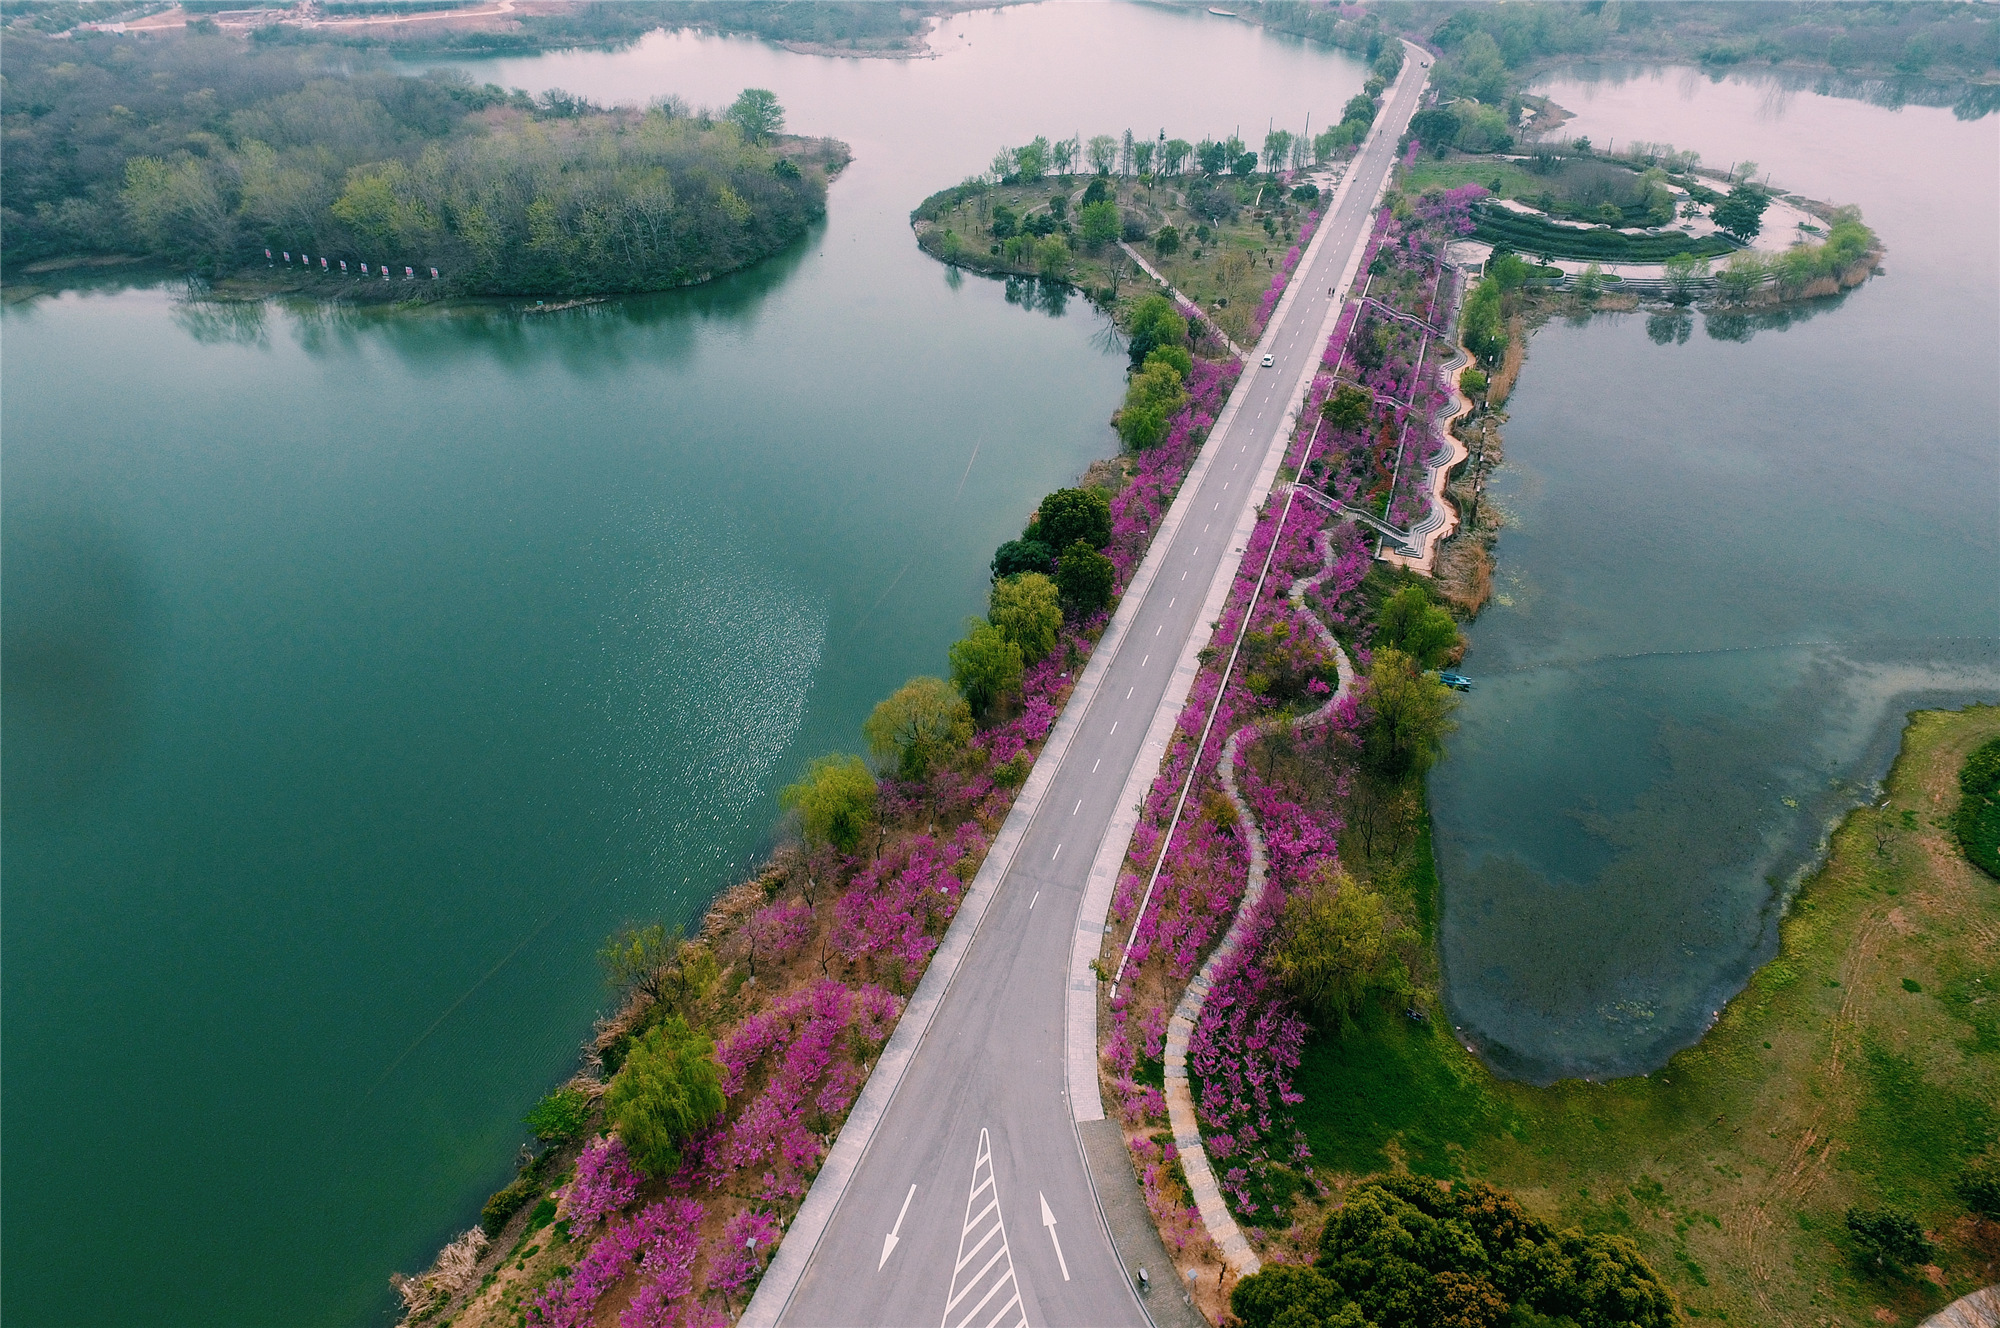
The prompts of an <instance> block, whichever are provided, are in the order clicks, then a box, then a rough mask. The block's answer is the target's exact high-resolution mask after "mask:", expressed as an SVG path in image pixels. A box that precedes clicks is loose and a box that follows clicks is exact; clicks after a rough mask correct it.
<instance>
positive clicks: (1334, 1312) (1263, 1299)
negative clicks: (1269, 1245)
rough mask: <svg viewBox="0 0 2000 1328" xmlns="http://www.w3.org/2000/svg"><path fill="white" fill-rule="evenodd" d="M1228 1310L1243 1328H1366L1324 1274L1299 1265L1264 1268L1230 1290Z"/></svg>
mask: <svg viewBox="0 0 2000 1328" xmlns="http://www.w3.org/2000/svg"><path fill="white" fill-rule="evenodd" d="M1229 1308H1230V1310H1231V1311H1232V1312H1233V1313H1234V1314H1235V1315H1236V1317H1237V1318H1238V1319H1240V1320H1241V1321H1242V1322H1243V1325H1244V1328H1369V1325H1368V1323H1367V1321H1366V1320H1365V1319H1363V1318H1362V1317H1361V1307H1360V1306H1358V1305H1356V1304H1355V1303H1354V1302H1353V1301H1351V1300H1349V1299H1348V1298H1347V1297H1346V1296H1345V1295H1344V1294H1342V1292H1341V1289H1340V1287H1339V1286H1338V1285H1336V1284H1335V1283H1334V1282H1333V1281H1331V1280H1330V1279H1329V1278H1328V1277H1327V1276H1326V1274H1325V1273H1322V1272H1320V1271H1319V1269H1317V1268H1309V1267H1300V1266H1299V1265H1298V1264H1289V1263H1267V1264H1265V1265H1264V1271H1263V1272H1261V1273H1258V1274H1256V1275H1255V1276H1254V1277H1249V1278H1245V1279H1244V1280H1243V1281H1241V1282H1238V1283H1237V1284H1236V1286H1235V1288H1234V1289H1233V1290H1231V1292H1230V1293H1229Z"/></svg>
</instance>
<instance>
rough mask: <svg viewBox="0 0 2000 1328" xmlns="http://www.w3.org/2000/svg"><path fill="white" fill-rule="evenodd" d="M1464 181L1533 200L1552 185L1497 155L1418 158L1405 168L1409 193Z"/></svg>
mask: <svg viewBox="0 0 2000 1328" xmlns="http://www.w3.org/2000/svg"><path fill="white" fill-rule="evenodd" d="M1495 180H1498V181H1499V182H1500V187H1499V188H1498V189H1497V190H1495V189H1493V182H1494V181H1495ZM1462 184H1477V185H1484V186H1485V187H1486V188H1487V189H1489V190H1493V192H1495V193H1497V194H1499V195H1500V196H1501V197H1502V198H1526V199H1533V198H1534V197H1535V195H1537V194H1539V193H1541V192H1542V191H1543V190H1545V189H1547V188H1548V187H1549V182H1548V181H1547V180H1545V179H1543V178H1542V177H1541V176H1539V175H1532V174H1530V173H1529V172H1527V171H1525V170H1523V169H1522V168H1521V166H1520V163H1518V162H1512V161H1502V160H1500V159H1498V158H1496V157H1452V158H1450V159H1447V160H1443V161H1440V160H1438V159H1437V158H1435V157H1419V158H1417V161H1416V164H1415V165H1413V166H1409V167H1407V168H1405V169H1404V171H1403V183H1402V189H1403V192H1404V193H1406V194H1411V195H1415V194H1421V193H1423V192H1424V191H1425V190H1427V189H1456V188H1458V186H1460V185H1462Z"/></svg>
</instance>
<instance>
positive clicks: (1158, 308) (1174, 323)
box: [1126, 295, 1188, 367]
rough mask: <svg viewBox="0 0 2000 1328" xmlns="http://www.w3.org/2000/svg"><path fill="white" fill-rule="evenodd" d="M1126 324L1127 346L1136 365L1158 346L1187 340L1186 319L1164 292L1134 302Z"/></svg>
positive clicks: (1171, 344)
mask: <svg viewBox="0 0 2000 1328" xmlns="http://www.w3.org/2000/svg"><path fill="white" fill-rule="evenodd" d="M1126 326H1127V328H1128V329H1129V331H1130V333H1131V338H1132V339H1131V341H1130V343H1129V344H1128V345H1127V347H1126V349H1127V351H1128V352H1129V353H1130V354H1131V357H1132V364H1133V365H1134V366H1135V367H1136V366H1138V365H1141V364H1144V363H1145V362H1146V357H1147V356H1149V355H1151V354H1152V353H1153V351H1154V350H1155V349H1156V348H1157V347H1160V346H1181V345H1185V344H1186V343H1187V332H1188V324H1187V319H1185V318H1183V317H1181V315H1180V313H1179V312H1178V311H1177V310H1176V309H1175V308H1174V302H1173V301H1172V300H1170V299H1168V298H1167V297H1166V296H1164V295H1148V296H1147V297H1146V298H1145V299H1143V300H1141V301H1139V303H1138V304H1136V305H1134V306H1133V307H1132V313H1131V317H1130V318H1129V319H1128V321H1127V324H1126Z"/></svg>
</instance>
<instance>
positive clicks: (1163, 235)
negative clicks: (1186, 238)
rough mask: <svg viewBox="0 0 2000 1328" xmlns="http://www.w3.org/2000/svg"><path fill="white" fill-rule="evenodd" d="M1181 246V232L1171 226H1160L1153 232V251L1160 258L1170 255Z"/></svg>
mask: <svg viewBox="0 0 2000 1328" xmlns="http://www.w3.org/2000/svg"><path fill="white" fill-rule="evenodd" d="M1180 247H1181V233H1180V232H1179V231H1178V230H1175V229H1174V228H1173V227H1172V226H1162V227H1160V229H1159V230H1157V231H1154V232H1153V252H1154V253H1156V254H1158V255H1159V256H1160V257H1162V258H1167V257H1170V256H1171V255H1172V254H1174V253H1175V252H1177V251H1178V250H1179V249H1180Z"/></svg>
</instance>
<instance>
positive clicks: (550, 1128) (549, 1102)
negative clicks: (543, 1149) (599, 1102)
mask: <svg viewBox="0 0 2000 1328" xmlns="http://www.w3.org/2000/svg"><path fill="white" fill-rule="evenodd" d="M589 1119H590V1097H589V1095H588V1094H586V1093H585V1092H584V1091H583V1090H582V1089H581V1088H558V1089H557V1090H556V1091H555V1092H553V1093H551V1094H549V1095H548V1096H547V1097H545V1098H543V1099H542V1100H541V1101H540V1102H537V1103H536V1104H535V1109H534V1110H533V1111H530V1112H529V1113H528V1118H527V1122H526V1124H527V1126H528V1128H529V1129H530V1130H533V1131H534V1132H535V1137H536V1138H537V1139H540V1140H541V1141H542V1142H543V1143H545V1144H557V1143H567V1142H569V1141H570V1140H571V1139H574V1138H576V1137H577V1136H578V1135H579V1134H582V1133H583V1127H584V1124H585V1123H586V1122H587V1121H588V1120H589Z"/></svg>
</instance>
